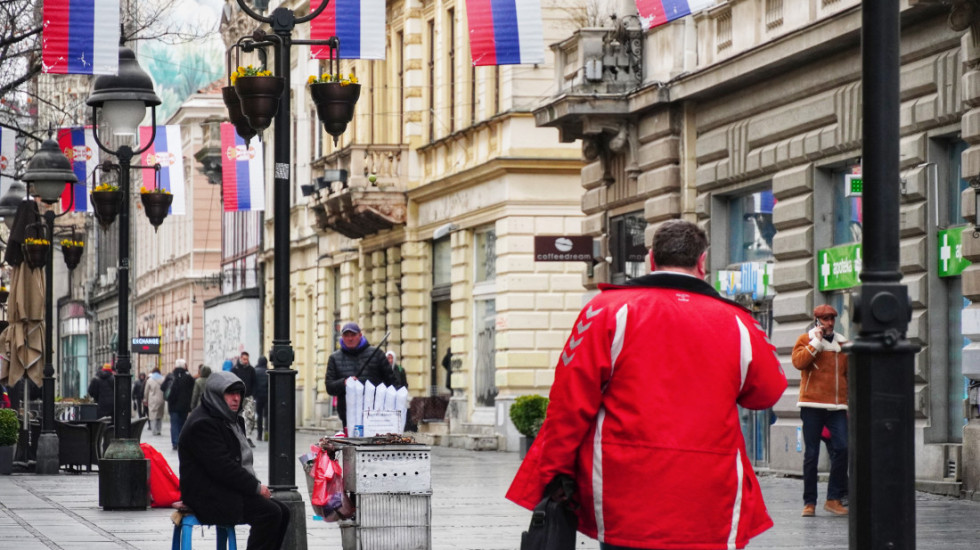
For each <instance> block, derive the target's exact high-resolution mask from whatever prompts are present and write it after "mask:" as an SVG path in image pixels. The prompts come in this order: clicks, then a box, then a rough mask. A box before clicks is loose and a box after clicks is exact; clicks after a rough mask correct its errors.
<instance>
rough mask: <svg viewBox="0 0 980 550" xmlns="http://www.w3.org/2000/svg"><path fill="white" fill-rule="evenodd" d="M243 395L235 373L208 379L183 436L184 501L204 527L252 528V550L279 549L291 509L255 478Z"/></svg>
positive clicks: (218, 373) (250, 540)
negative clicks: (243, 524) (205, 525)
mask: <svg viewBox="0 0 980 550" xmlns="http://www.w3.org/2000/svg"><path fill="white" fill-rule="evenodd" d="M244 394H245V384H244V382H242V381H241V379H240V378H238V377H237V376H234V375H232V374H231V373H228V372H225V371H221V372H214V373H211V375H210V376H209V377H208V379H207V384H206V385H205V388H204V395H203V396H202V397H201V406H199V407H197V408H196V409H194V412H192V413H191V415H190V417H189V418H188V420H187V426H186V428H185V429H184V430H183V432H182V433H181V434H180V441H179V444H178V449H177V456H178V458H179V460H180V494H181V499H182V500H183V502H184V504H186V505H188V506H190V508H191V509H192V510H193V511H194V514H195V515H196V516H197V519H198V520H200V522H201V523H204V524H213V525H237V524H242V523H247V524H249V525H250V527H251V529H250V530H249V535H248V546H247V548H248V549H249V550H279V548H280V547H281V546H282V541H283V539H284V538H285V537H286V530H287V527H288V525H289V508H288V507H287V506H286V505H285V504H283V503H281V502H279V501H278V500H276V499H275V498H272V493H271V491H270V490H269V488H268V487H267V486H266V485H264V484H263V483H262V482H260V481H259V479H258V478H257V477H256V474H255V469H254V468H253V466H252V464H253V455H252V448H251V447H250V446H249V444H248V441H247V439H246V437H245V436H246V433H245V421H244V420H243V419H242V417H241V402H242V398H243V397H244ZM303 536H305V533H304V535H303Z"/></svg>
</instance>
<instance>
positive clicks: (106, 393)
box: [88, 363, 116, 418]
mask: <svg viewBox="0 0 980 550" xmlns="http://www.w3.org/2000/svg"><path fill="white" fill-rule="evenodd" d="M115 387H116V383H115V380H114V379H113V376H112V365H110V364H109V363H106V364H104V365H102V370H100V371H99V372H98V373H96V375H95V378H93V379H92V381H91V382H90V383H89V385H88V394H89V396H90V397H91V398H92V399H93V400H94V401H95V402H96V403H97V404H98V407H96V415H97V416H98V418H105V417H109V418H113V417H114V416H115V415H114V413H115V411H114V410H113V405H114V403H115V395H114V394H115Z"/></svg>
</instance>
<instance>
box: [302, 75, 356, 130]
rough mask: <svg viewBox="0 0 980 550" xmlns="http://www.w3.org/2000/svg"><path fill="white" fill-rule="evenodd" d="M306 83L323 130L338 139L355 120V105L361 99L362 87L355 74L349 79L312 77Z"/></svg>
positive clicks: (328, 76) (337, 76)
mask: <svg viewBox="0 0 980 550" xmlns="http://www.w3.org/2000/svg"><path fill="white" fill-rule="evenodd" d="M306 83H307V84H308V85H309V87H310V97H311V98H312V99H313V104H314V105H316V112H317V115H319V117H320V122H322V123H323V128H324V129H325V130H326V131H327V133H328V134H330V135H331V136H333V142H334V145H336V144H337V138H339V137H340V134H343V133H344V131H346V130H347V123H348V122H350V121H351V120H352V119H353V118H354V105H355V104H357V100H358V98H360V97H361V85H360V84H358V83H357V77H356V76H354V74H353V73H351V74H349V75H348V76H347V78H344V77H343V76H342V75H340V74H339V73H338V74H330V73H323V74H322V75H320V76H319V77H316V76H310V77H309V78H308V79H307V80H306Z"/></svg>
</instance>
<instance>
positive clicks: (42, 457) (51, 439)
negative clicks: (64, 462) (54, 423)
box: [34, 432, 61, 475]
mask: <svg viewBox="0 0 980 550" xmlns="http://www.w3.org/2000/svg"><path fill="white" fill-rule="evenodd" d="M60 467H61V465H60V464H59V461H58V434H56V433H54V432H42V433H41V435H40V436H38V438H37V462H36V463H35V468H34V472H35V473H37V474H40V475H55V474H57V473H58V468H60Z"/></svg>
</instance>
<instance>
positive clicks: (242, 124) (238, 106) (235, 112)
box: [221, 86, 255, 143]
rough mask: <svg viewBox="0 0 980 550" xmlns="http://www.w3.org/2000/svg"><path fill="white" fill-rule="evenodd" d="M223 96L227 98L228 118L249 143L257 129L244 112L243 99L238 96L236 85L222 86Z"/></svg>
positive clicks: (236, 130)
mask: <svg viewBox="0 0 980 550" xmlns="http://www.w3.org/2000/svg"><path fill="white" fill-rule="evenodd" d="M221 97H222V98H223V99H224V100H225V107H227V108H228V120H230V121H231V124H232V125H233V126H234V127H235V132H236V133H238V135H239V136H241V138H242V139H244V140H245V143H248V141H249V140H251V139H252V138H253V137H255V130H253V129H252V127H251V126H249V125H248V119H247V118H245V115H244V114H242V100H241V99H239V98H238V92H236V91H235V87H234V86H225V87H224V88H221Z"/></svg>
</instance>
